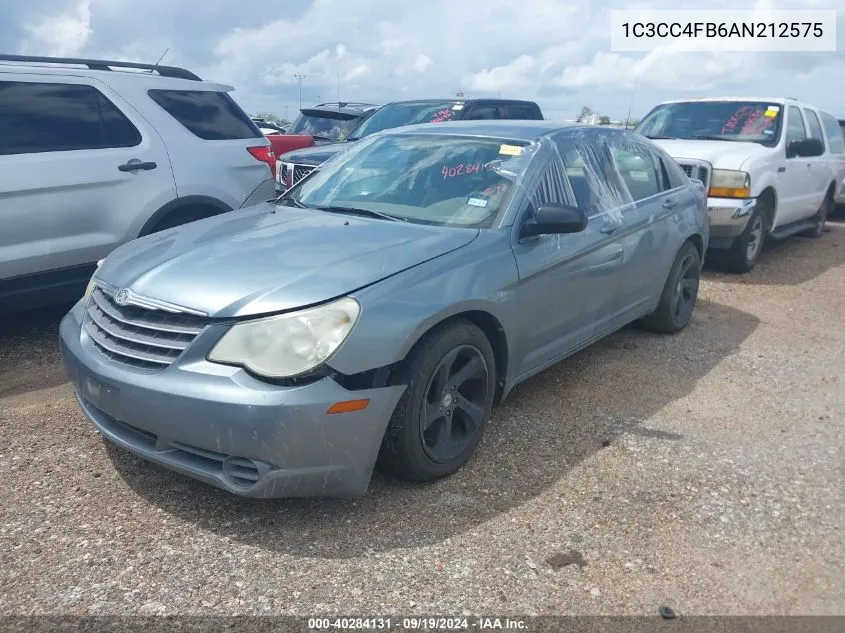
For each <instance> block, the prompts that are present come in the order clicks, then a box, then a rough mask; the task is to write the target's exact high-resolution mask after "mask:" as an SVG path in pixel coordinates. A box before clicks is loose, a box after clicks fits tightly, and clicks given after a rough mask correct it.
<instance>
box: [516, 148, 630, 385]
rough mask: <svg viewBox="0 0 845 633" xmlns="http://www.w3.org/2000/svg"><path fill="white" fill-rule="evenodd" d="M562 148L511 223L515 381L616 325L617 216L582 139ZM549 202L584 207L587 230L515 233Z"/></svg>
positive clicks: (620, 256) (620, 253)
mask: <svg viewBox="0 0 845 633" xmlns="http://www.w3.org/2000/svg"><path fill="white" fill-rule="evenodd" d="M581 143H584V145H579V144H581ZM559 145H560V146H561V147H564V148H567V151H566V152H561V154H563V158H562V157H561V155H558V156H556V158H555V159H554V160H552V161H551V162H550V164H549V165H548V166H547V168H546V169H545V172H544V173H542V174H541V176H540V178H539V179H538V180H537V181H536V182H535V183H534V184H533V186H529V191H530V194H529V196H527V198H528V199H529V201H528V202H527V203H526V205H525V209H524V211H523V212H522V213H521V214H520V216H518V217H517V221H516V222H515V225H514V234H513V235H514V238H513V251H514V256H515V258H516V264H517V269H518V272H519V282H518V288H517V297H518V302H519V323H520V328H519V329H520V340H519V342H518V344H517V345H516V346H515V350H514V352H515V355H514V362H515V366H516V368H517V369H516V373H517V375H518V376H524V375H526V374H530V373H534V372H536V371H538V370H539V369H542V368H543V367H546V366H548V365H549V364H551V363H553V362H555V361H556V360H558V359H560V358H562V357H563V356H565V355H567V354H569V353H571V352H573V351H574V350H577V349H579V348H581V347H583V346H585V345H586V344H587V343H589V342H591V341H592V340H593V339H594V338H595V337H596V336H597V334H599V333H601V332H602V331H603V330H604V329H605V328H606V325H607V324H608V323H609V322H611V321H613V320H614V318H615V317H616V307H617V306H618V295H619V279H620V272H621V267H622V262H623V256H624V246H623V243H622V241H621V240H620V239H619V234H620V231H618V229H619V227H620V222H621V220H620V218H619V215H618V210H616V209H608V208H607V206H606V205H607V201H608V198H607V196H603V195H601V194H602V191H601V187H603V186H604V185H603V184H602V183H603V180H602V176H601V175H600V174H602V169H601V167H600V166H598V165H597V164H596V163H595V161H594V156H593V153H592V151H593V150H592V148H587V147H586V141H574V140H573V141H567V140H566V139H563V140H561V142H560V143H559ZM578 150H580V151H578ZM547 203H557V204H568V205H571V206H578V207H579V208H581V209H584V210H585V212H586V213H587V215H588V217H589V223H588V226H587V228H586V230H585V231H583V232H581V233H573V234H568V235H543V236H539V237H533V238H528V239H520V238H519V235H520V228H521V226H522V225H523V224H524V223H525V221H526V220H528V219H529V218H530V217H531V214H532V213H533V209H534V208H537V207H538V206H540V205H541V204H547Z"/></svg>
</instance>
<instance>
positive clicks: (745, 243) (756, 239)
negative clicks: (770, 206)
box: [725, 204, 766, 274]
mask: <svg viewBox="0 0 845 633" xmlns="http://www.w3.org/2000/svg"><path fill="white" fill-rule="evenodd" d="M765 240H766V214H765V212H764V209H761V208H760V205H759V204H758V205H757V208H756V209H754V212H753V213H752V214H751V217H750V218H748V224H746V225H745V230H743V232H742V234H741V235H740V236H739V237H737V238H736V239H735V240H734V242H733V244H731V248H730V250H728V253H727V257H726V258H725V265H726V266H727V269H728V270H729V271H730V272H732V273H737V274H742V273H749V272H751V270H752V269H753V268H754V265H755V264H756V263H757V260H758V259H759V258H760V253H761V252H762V251H763V242H765Z"/></svg>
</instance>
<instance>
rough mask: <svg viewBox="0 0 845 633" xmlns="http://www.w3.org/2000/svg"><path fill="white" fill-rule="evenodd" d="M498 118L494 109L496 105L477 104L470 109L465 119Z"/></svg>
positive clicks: (497, 112) (497, 113)
mask: <svg viewBox="0 0 845 633" xmlns="http://www.w3.org/2000/svg"><path fill="white" fill-rule="evenodd" d="M498 118H499V111H498V110H497V109H496V106H478V107H475V108H473V109H472V111H470V113H469V116H467V119H468V120H470V121H474V120H481V119H498Z"/></svg>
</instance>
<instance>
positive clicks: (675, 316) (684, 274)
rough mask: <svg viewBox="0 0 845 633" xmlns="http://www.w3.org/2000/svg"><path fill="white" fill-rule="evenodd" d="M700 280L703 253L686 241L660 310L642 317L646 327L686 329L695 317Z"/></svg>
mask: <svg viewBox="0 0 845 633" xmlns="http://www.w3.org/2000/svg"><path fill="white" fill-rule="evenodd" d="M700 281H701V256H700V255H699V254H698V249H697V248H696V247H695V244H692V243H691V242H687V243H686V244H684V246H683V247H682V248H681V250H680V251H679V252H678V255H677V257H675V262H674V263H673V264H672V269H671V270H670V271H669V278H668V279H667V280H666V285H665V286H664V287H663V294H662V295H660V303H658V304H657V310H655V311H654V312H652V313H651V314H650V315H648V316H647V317H645V318H644V319H642V320H641V321H640V323H641V325H642V326H643V327H645V328H646V329H649V330H653V331H655V332H663V333H666V334H674V333H675V332H680V331H681V330H683V329H684V328H685V327H686V326H687V324H688V323H689V322H690V319H691V318H692V313H693V310H695V302H696V301H697V300H698V286H699V283H700Z"/></svg>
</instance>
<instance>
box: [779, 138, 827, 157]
mask: <svg viewBox="0 0 845 633" xmlns="http://www.w3.org/2000/svg"><path fill="white" fill-rule="evenodd" d="M822 154H824V143H823V142H822V141H821V140H820V139H817V138H805V139H801V140H800V141H792V142H791V143H790V144H789V145H787V146H786V157H787V158H795V157H798V158H813V157H815V156H821V155H822Z"/></svg>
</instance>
